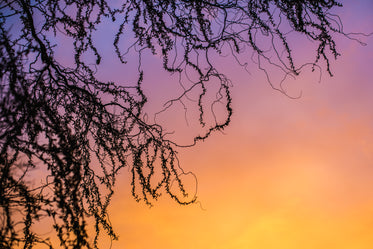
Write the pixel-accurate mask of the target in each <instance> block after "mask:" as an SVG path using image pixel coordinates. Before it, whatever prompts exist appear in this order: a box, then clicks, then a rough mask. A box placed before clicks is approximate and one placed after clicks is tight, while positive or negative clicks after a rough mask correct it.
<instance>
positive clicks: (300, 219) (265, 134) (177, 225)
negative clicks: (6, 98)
mask: <svg viewBox="0 0 373 249" xmlns="http://www.w3.org/2000/svg"><path fill="white" fill-rule="evenodd" d="M343 2H344V5H345V6H344V7H343V8H341V9H339V10H338V11H337V13H338V14H339V15H340V17H341V18H342V21H343V23H344V30H345V32H346V33H349V32H364V33H370V32H372V31H373V15H372V10H373V2H372V1H371V0H359V1H343ZM103 38H104V37H103ZM360 39H361V40H362V41H364V42H366V43H367V44H368V45H366V46H362V45H361V44H359V43H358V42H356V41H353V40H349V39H347V38H343V37H338V39H337V46H338V47H337V49H339V51H340V53H341V54H342V56H341V57H339V58H338V60H337V61H332V63H331V67H332V72H333V74H334V76H333V77H330V76H329V75H327V73H326V72H325V71H324V72H323V74H322V78H321V82H319V74H318V72H314V73H311V70H310V68H305V70H304V71H303V73H302V74H301V75H300V76H299V77H298V78H297V79H296V80H292V79H289V80H288V81H286V82H285V85H284V86H285V89H286V90H287V92H288V93H289V94H290V95H291V96H298V95H299V93H302V96H301V97H300V98H298V99H291V98H289V97H287V96H285V95H284V94H282V93H280V92H278V91H275V90H273V89H272V88H271V87H270V85H269V84H268V82H267V81H266V78H265V75H264V74H263V72H261V71H260V70H258V69H257V68H256V66H255V65H251V66H250V67H248V69H249V73H247V72H246V71H245V70H243V69H242V68H241V67H239V66H238V65H236V64H234V63H231V61H230V59H229V58H220V60H219V63H221V66H222V67H224V68H225V69H226V70H227V71H228V73H227V75H228V76H229V77H230V79H231V80H232V83H233V85H234V87H233V88H232V94H233V109H234V114H233V117H232V122H231V124H230V126H229V127H228V128H227V129H225V130H224V133H219V132H217V133H215V134H214V135H213V136H211V137H210V138H209V139H207V140H206V141H205V142H203V143H198V144H197V145H196V146H194V147H192V148H184V149H179V154H178V156H179V159H180V162H181V166H182V168H183V169H184V170H185V171H186V172H188V171H191V172H193V173H194V174H195V175H196V176H197V179H198V189H197V196H198V200H199V202H198V203H197V204H193V205H189V206H180V205H178V204H177V203H175V202H174V201H172V200H170V198H169V197H167V196H166V195H163V196H162V198H160V200H159V201H157V202H154V203H153V204H154V207H152V208H149V207H148V206H146V205H145V204H144V203H137V202H136V201H135V200H134V199H133V198H132V196H131V192H130V174H129V172H127V170H126V169H124V170H123V171H122V173H121V175H120V177H119V181H118V185H117V189H116V194H115V196H114V199H113V201H112V204H111V207H110V214H111V222H112V225H113V227H114V229H115V230H116V232H117V233H118V234H119V240H118V241H114V242H113V244H112V249H122V248H128V249H145V248H152V249H161V248H162V249H163V248H166V249H209V248H211V249H248V248H250V249H300V248H301V249H318V248H320V249H322V248H329V249H371V248H372V245H373V70H372V68H373V36H370V37H365V36H363V35H361V36H360ZM107 47H108V49H109V48H110V46H107ZM64 49H65V50H66V49H68V48H64ZM297 49H298V51H301V54H299V55H300V57H302V56H304V57H305V58H307V55H311V53H310V52H313V51H312V50H310V48H308V47H304V46H303V44H299V46H297ZM60 53H61V51H60ZM104 53H105V51H104ZM60 56H63V55H62V54H60ZM145 58H146V61H144V62H143V63H144V67H145V69H147V71H145V78H144V87H145V93H146V94H148V96H149V105H148V106H147V108H148V110H149V112H156V111H157V110H159V108H161V105H162V104H163V103H164V100H166V99H167V98H169V97H175V95H174V94H175V90H174V89H173V88H172V87H170V86H173V85H174V84H175V82H174V81H173V80H175V78H172V77H170V76H169V75H168V74H166V73H163V72H162V71H161V64H159V60H156V59H154V61H153V60H152V58H149V57H145ZM312 58H313V57H311V59H312ZM103 63H104V66H103V67H105V63H106V67H107V70H104V71H103V72H100V73H101V74H102V77H108V76H111V77H113V78H114V80H116V81H130V80H131V77H132V76H133V79H135V78H136V76H137V75H136V74H131V72H133V70H136V66H133V65H132V66H131V65H126V67H124V66H123V65H120V63H117V64H116V62H111V61H109V62H107V61H106V62H105V61H104V62H103ZM122 67H123V68H122ZM131 67H134V68H131ZM108 68H110V70H108ZM273 76H274V80H276V74H275V73H274V74H273ZM157 108H158V109H157ZM177 108H178V107H177V106H175V110H174V111H172V110H173V109H172V110H170V112H169V114H168V116H166V117H164V118H163V119H162V117H160V119H159V121H160V122H163V123H164V124H165V125H166V127H167V129H168V130H169V131H174V130H175V131H176V132H175V136H176V137H177V136H178V135H179V134H181V135H180V136H179V137H178V139H181V140H182V141H183V142H184V141H188V139H191V137H188V136H187V135H186V134H189V132H190V130H187V131H184V130H183V129H182V128H180V127H184V128H185V127H186V128H185V129H191V128H190V127H189V126H188V125H185V123H186V121H185V119H184V116H183V115H184V113H183V109H182V107H180V106H179V108H180V109H177ZM180 110H181V112H180ZM189 121H190V122H193V121H191V120H189ZM188 127H189V128H188ZM184 178H185V179H184V180H185V183H186V186H187V188H188V189H190V192H191V193H192V194H193V193H194V188H195V186H196V185H195V184H196V183H195V181H194V178H193V177H191V176H185V177H184ZM101 246H102V247H103V248H109V246H110V241H109V240H106V239H105V238H104V239H103V240H102V241H101Z"/></svg>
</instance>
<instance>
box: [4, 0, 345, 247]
mask: <svg viewBox="0 0 373 249" xmlns="http://www.w3.org/2000/svg"><path fill="white" fill-rule="evenodd" d="M335 7H342V5H341V4H340V3H338V2H337V1H334V0H328V1H326V0H300V1H291V0H256V1H252V0H245V1H231V0H222V1H217V0H201V1H194V0H178V1H168V0H163V1H148V0H141V1H138V0H123V1H105V0H90V1H70V0H59V1H52V0H3V1H2V2H1V3H0V82H1V83H0V110H1V116H0V220H1V222H0V247H1V248H14V247H15V246H23V247H24V248H32V247H33V246H35V245H37V244H45V245H47V246H50V248H54V247H53V246H55V245H53V244H52V242H51V240H50V239H49V238H48V237H45V236H42V235H40V234H38V233H37V232H36V231H34V230H33V224H34V223H36V222H37V221H41V220H44V219H49V220H50V222H51V223H52V224H53V228H54V230H55V233H56V235H57V237H58V239H59V242H60V246H62V247H64V248H97V247H98V239H99V235H100V232H101V231H104V232H105V233H107V234H108V235H109V236H110V237H111V238H112V239H115V238H116V237H117V235H116V234H115V233H114V230H113V228H112V226H111V224H110V220H109V216H108V212H107V209H108V205H109V203H110V199H111V197H112V195H113V187H114V185H115V182H116V176H117V175H118V172H120V170H121V169H122V168H129V170H130V172H131V175H132V180H131V186H132V194H133V196H134V198H135V199H136V200H138V201H140V200H143V201H145V202H146V203H147V204H149V205H150V204H151V203H152V201H153V200H156V199H157V198H158V197H159V196H160V195H161V193H166V194H167V195H168V196H170V197H171V198H172V199H174V200H175V201H177V202H178V203H180V204H191V203H194V202H195V201H196V200H197V197H196V196H189V197H188V195H187V192H186V190H185V188H184V186H183V183H182V181H181V178H180V175H181V174H183V170H182V169H181V168H180V167H179V162H178V158H177V152H176V150H177V148H178V147H179V146H181V145H178V144H177V143H176V142H175V141H172V140H169V139H168V138H167V136H166V132H165V131H164V129H163V127H162V126H161V125H159V124H157V123H155V122H150V121H148V120H147V119H146V118H144V106H145V104H146V103H147V96H146V95H145V94H144V91H143V90H144V89H143V86H142V83H143V76H144V74H146V71H143V70H142V65H141V54H142V53H143V52H144V51H146V50H149V51H151V52H152V53H153V54H154V55H156V56H157V57H158V58H160V63H162V65H163V69H164V70H165V71H167V72H169V73H170V74H179V75H180V78H183V77H184V78H185V77H186V78H188V77H187V76H188V72H189V74H190V72H192V74H194V76H195V77H193V79H189V82H188V84H186V85H183V84H182V83H181V87H184V88H183V90H182V93H181V94H179V95H178V96H176V97H175V98H174V99H170V100H169V101H168V102H167V103H166V104H165V109H167V108H169V107H170V106H172V105H173V104H174V103H176V102H180V103H183V101H188V95H189V94H190V93H191V92H193V93H196V92H197V101H196V102H195V105H197V109H198V111H199V115H198V122H199V123H200V126H201V133H200V135H197V136H196V137H194V138H193V141H194V142H193V143H192V144H190V145H187V146H193V145H194V144H195V143H196V142H198V141H200V140H204V139H206V138H208V137H209V136H210V134H212V133H213V132H214V131H219V130H223V129H224V128H225V127H227V126H228V125H229V123H230V121H231V116H232V113H233V110H232V101H233V100H232V97H231V93H230V88H231V82H230V80H229V75H225V74H224V73H222V72H221V71H219V69H218V67H217V65H216V64H215V63H214V61H213V60H212V57H213V56H215V55H219V54H220V53H222V51H223V50H227V49H228V50H229V51H230V55H231V56H233V57H235V58H236V59H237V61H238V63H237V65H238V66H239V65H241V66H244V64H241V62H240V60H239V59H238V58H237V57H236V56H237V55H241V54H244V55H245V56H247V58H250V59H251V60H253V61H254V62H255V63H256V64H257V65H258V68H259V69H261V70H264V71H265V73H268V72H267V70H266V67H265V66H264V64H269V65H271V66H273V67H276V68H278V69H280V70H281V71H282V72H283V74H284V76H285V77H287V76H289V75H290V76H296V75H298V74H299V73H300V71H301V69H302V68H303V67H304V66H305V65H306V64H305V63H298V62H297V61H296V59H295V57H294V55H293V52H292V51H293V50H292V49H293V47H294V46H295V45H297V40H295V39H294V38H292V37H291V35H293V34H294V33H296V34H299V35H300V36H301V37H304V38H307V39H309V40H311V41H312V42H313V44H314V45H315V50H314V57H313V58H310V61H309V63H307V65H310V66H311V67H312V68H316V67H318V68H324V69H325V70H326V71H327V72H328V73H329V74H330V75H332V70H331V66H330V62H331V60H332V59H335V58H337V56H338V55H339V53H338V50H337V46H336V42H335V35H337V34H340V35H343V36H345V37H347V38H350V37H349V35H348V34H346V33H345V32H344V31H343V25H342V23H341V20H340V19H339V17H338V16H337V15H335V14H333V12H332V10H333V8H335ZM108 22H109V23H111V25H113V26H115V27H116V35H114V36H113V37H108V38H107V44H112V45H111V46H112V50H113V52H114V53H115V54H116V58H115V59H116V60H120V61H121V62H122V63H124V64H125V63H128V61H129V60H128V53H129V51H134V52H135V53H137V55H138V65H139V66H138V72H136V73H138V75H137V80H136V82H134V83H133V84H132V85H130V86H128V85H122V84H120V83H118V82H104V81H102V80H100V79H99V77H97V72H96V71H97V70H96V68H97V66H98V65H99V64H100V63H101V61H102V60H103V59H105V55H104V54H103V53H102V51H100V49H98V48H97V46H96V41H95V39H97V36H96V33H97V32H98V31H99V30H100V29H103V28H105V25H106V24H105V23H108ZM104 24H105V25H104ZM58 35H63V36H64V37H66V40H67V41H68V42H70V43H71V44H72V46H73V51H71V53H72V55H73V58H74V61H73V63H72V64H71V65H64V62H62V59H61V58H59V57H58V56H56V55H55V51H56V48H57V47H58V46H60V44H58V43H57V42H56V40H55V38H56V37H57V36H58ZM87 58H89V59H87ZM92 58H94V63H91V59H92ZM212 81H213V82H214V84H217V89H218V90H217V91H216V94H215V95H214V96H215V99H212V100H211V99H210V100H209V101H207V98H211V95H208V93H209V91H210V88H209V85H208V83H209V82H212ZM270 83H271V82H270ZM274 88H276V87H274ZM276 89H277V90H279V91H282V92H284V91H283V89H281V88H276ZM284 93H285V92H284ZM207 103H208V104H207ZM216 103H220V104H222V105H223V106H224V110H225V111H224V114H223V118H220V119H217V118H215V119H214V120H213V121H211V120H209V119H208V118H206V112H208V110H210V109H211V106H214V105H215V104H216ZM34 170H41V172H44V173H45V177H44V178H43V179H41V182H38V183H35V182H33V181H32V179H33V177H34V175H33V171H34ZM158 173H160V174H158ZM174 186H177V191H176V190H175V187H174ZM92 220H93V221H92ZM89 226H92V227H93V228H94V231H95V232H94V235H93V236H94V238H93V239H91V238H90V236H89V232H88V227H89Z"/></svg>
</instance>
